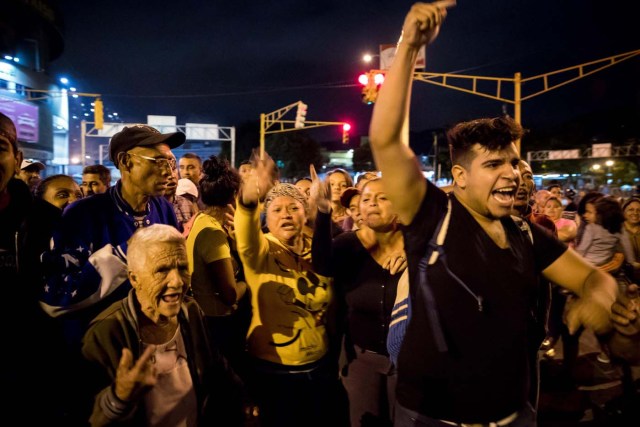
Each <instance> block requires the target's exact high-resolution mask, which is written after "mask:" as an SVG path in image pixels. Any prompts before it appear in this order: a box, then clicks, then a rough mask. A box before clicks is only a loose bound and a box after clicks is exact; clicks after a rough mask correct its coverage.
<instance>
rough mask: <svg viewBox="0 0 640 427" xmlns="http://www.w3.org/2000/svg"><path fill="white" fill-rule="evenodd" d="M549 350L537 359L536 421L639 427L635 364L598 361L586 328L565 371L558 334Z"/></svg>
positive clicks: (566, 426)
mask: <svg viewBox="0 0 640 427" xmlns="http://www.w3.org/2000/svg"><path fill="white" fill-rule="evenodd" d="M554 350H555V352H556V354H555V356H554V357H553V358H547V357H542V358H541V363H540V401H539V405H538V425H539V427H640V393H639V390H640V380H638V378H640V367H631V368H629V367H626V368H625V367H623V366H622V365H621V364H619V363H615V362H613V363H602V362H600V361H598V359H597V356H598V354H599V353H600V346H599V344H598V342H597V340H596V338H595V336H594V335H593V333H592V332H590V331H585V332H583V334H582V335H581V337H580V352H579V356H578V360H577V362H576V364H575V367H574V369H573V370H572V371H571V373H570V374H567V373H566V372H565V370H563V367H562V361H563V355H562V340H558V343H556V345H555V347H554ZM625 373H626V374H625Z"/></svg>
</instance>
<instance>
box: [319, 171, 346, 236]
mask: <svg viewBox="0 0 640 427" xmlns="http://www.w3.org/2000/svg"><path fill="white" fill-rule="evenodd" d="M324 182H325V184H326V186H327V191H328V192H329V197H330V199H331V221H332V222H333V234H334V235H338V234H340V233H341V232H342V230H343V229H342V223H343V222H344V220H345V219H346V218H348V217H349V215H347V209H346V208H345V207H344V206H342V204H341V203H340V195H341V194H342V192H343V191H344V190H345V189H346V188H347V187H353V179H351V175H349V173H348V172H347V171H346V170H344V169H340V168H337V169H333V170H330V171H329V172H327V175H326V176H325V179H324Z"/></svg>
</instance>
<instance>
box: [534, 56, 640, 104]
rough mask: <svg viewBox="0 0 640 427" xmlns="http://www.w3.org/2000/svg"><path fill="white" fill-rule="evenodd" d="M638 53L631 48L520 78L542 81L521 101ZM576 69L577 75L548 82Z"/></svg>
mask: <svg viewBox="0 0 640 427" xmlns="http://www.w3.org/2000/svg"><path fill="white" fill-rule="evenodd" d="M637 55H640V49H639V50H633V51H631V52H626V53H621V54H620V55H614V56H610V57H608V58H602V59H598V60H596V61H591V62H585V63H584V64H580V65H575V66H573V67H569V68H564V69H562V70H556V71H552V72H550V73H546V74H540V75H537V76H533V77H527V78H526V79H522V83H529V82H535V81H542V85H543V89H541V90H539V91H537V92H533V93H530V94H529V95H526V96H523V97H522V101H526V100H527V99H531V98H533V97H535V96H538V95H541V94H543V93H546V92H549V91H551V90H553V89H557V88H559V87H561V86H564V85H567V84H569V83H573V82H575V81H576V80H580V79H581V78H583V77H587V76H590V75H591V74H594V73H597V72H598V71H602V70H604V69H605V68H609V67H611V66H613V65H616V64H617V63H619V62H622V61H626V60H627V59H630V58H633V57H634V56H637ZM589 67H594V68H589ZM573 71H576V72H577V73H578V75H577V76H574V77H570V78H567V79H566V80H564V81H561V82H559V83H555V84H551V85H550V84H549V77H553V76H555V75H558V74H563V73H570V72H573Z"/></svg>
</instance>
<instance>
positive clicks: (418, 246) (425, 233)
mask: <svg viewBox="0 0 640 427" xmlns="http://www.w3.org/2000/svg"><path fill="white" fill-rule="evenodd" d="M427 183H428V184H427V186H428V189H427V193H426V196H425V198H424V200H422V204H421V206H420V208H419V211H418V213H417V214H416V216H415V218H414V219H413V222H412V223H411V224H410V225H409V226H408V227H407V228H406V229H405V230H404V239H405V250H406V252H407V255H408V258H409V268H410V271H409V277H410V283H411V301H412V310H413V313H412V318H411V322H410V324H409V327H408V329H407V334H406V336H405V339H404V342H403V346H402V350H401V352H400V356H399V360H398V388H397V399H398V402H399V403H400V404H401V405H402V406H404V407H406V408H408V409H412V410H414V411H417V412H419V413H421V414H424V415H426V416H429V417H433V418H438V419H444V420H451V421H457V422H468V423H479V422H489V421H495V420H497V419H500V418H503V417H505V416H507V415H509V414H511V413H513V412H515V411H517V410H519V409H521V408H522V407H523V405H524V403H525V402H526V400H527V393H528V377H529V374H528V372H529V364H528V363H529V362H528V356H527V335H528V331H529V330H530V328H531V322H532V310H533V307H535V304H536V299H537V297H538V292H539V286H538V281H537V276H538V274H539V273H540V272H541V271H542V270H544V269H545V268H546V267H548V266H549V265H550V264H551V263H553V262H554V261H555V260H556V259H557V258H558V257H559V256H560V255H562V254H563V253H564V251H565V250H566V246H565V245H564V244H563V243H561V242H560V241H558V240H557V239H555V238H553V237H551V236H549V235H548V234H546V233H545V232H544V231H543V230H542V229H540V228H539V227H537V226H535V225H534V226H532V227H531V230H532V235H533V245H532V243H531V240H530V239H529V236H528V233H526V232H524V231H522V230H521V229H520V228H519V227H518V226H517V225H516V224H515V223H514V222H513V220H512V219H511V218H510V217H507V218H504V219H503V220H502V224H503V226H504V227H505V230H506V232H507V236H508V240H509V248H507V249H501V248H499V247H498V246H497V245H496V244H495V243H494V242H493V240H491V238H490V237H489V236H488V235H487V233H486V232H485V231H484V230H483V229H482V228H481V226H480V224H478V222H477V221H476V220H475V219H474V218H473V217H472V216H471V214H470V213H469V212H468V211H467V210H466V208H465V207H464V206H463V205H462V204H460V202H459V201H458V200H456V198H455V196H453V195H452V196H451V201H452V214H451V220H450V223H449V228H448V231H447V236H446V240H445V243H444V249H445V253H446V258H447V263H448V265H449V268H450V269H451V270H452V272H453V273H455V274H456V275H457V276H458V277H459V278H460V279H462V281H463V282H464V283H465V284H466V285H467V286H468V287H469V288H470V289H471V290H472V291H473V292H474V293H475V294H476V295H480V296H482V298H483V300H484V310H483V311H482V312H480V311H479V310H478V302H477V300H476V299H475V298H474V297H473V296H472V295H471V294H470V293H468V292H467V291H466V290H465V289H464V288H463V287H462V286H461V285H460V284H458V283H457V282H455V281H454V279H453V278H452V277H451V276H450V275H449V274H448V273H447V272H446V271H445V269H444V267H443V264H442V262H441V261H440V260H439V261H438V262H436V263H435V264H434V265H432V266H429V270H428V279H429V284H430V286H431V288H432V290H433V293H434V296H435V300H436V305H437V307H438V313H439V316H440V322H441V324H442V329H443V331H444V335H445V338H446V341H447V345H448V351H447V352H443V353H441V352H439V351H438V349H437V347H436V344H435V342H434V338H433V334H432V330H431V326H430V324H429V320H428V317H427V312H426V309H425V307H424V304H422V302H421V301H422V300H421V298H420V297H418V296H417V292H416V291H417V280H416V278H417V270H418V263H419V261H420V259H421V257H422V256H423V255H424V254H425V252H426V247H427V243H428V242H429V240H430V239H431V236H432V235H433V233H434V230H435V228H436V225H437V223H438V221H439V220H440V218H441V217H442V216H443V215H444V213H445V211H446V206H447V196H446V194H445V193H444V192H442V190H440V189H439V188H437V187H436V186H434V185H433V184H431V183H430V182H428V181H427Z"/></svg>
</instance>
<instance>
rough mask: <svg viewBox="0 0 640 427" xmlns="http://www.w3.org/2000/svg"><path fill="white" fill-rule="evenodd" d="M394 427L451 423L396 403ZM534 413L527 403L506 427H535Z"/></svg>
mask: <svg viewBox="0 0 640 427" xmlns="http://www.w3.org/2000/svg"><path fill="white" fill-rule="evenodd" d="M395 412H396V413H395V421H394V423H393V426H394V427H452V424H451V423H445V422H442V421H440V420H438V419H435V418H430V417H427V416H425V415H422V414H419V413H417V412H415V411H412V410H411V409H407V408H405V407H403V406H401V405H400V404H399V403H398V402H397V401H396V411H395ZM454 425H457V426H464V424H462V423H460V424H454ZM483 425H484V426H486V427H490V426H491V427H494V426H495V425H492V424H489V423H487V424H483ZM536 426H537V422H536V411H535V410H534V409H533V408H532V407H531V405H529V404H528V403H527V405H526V406H525V407H524V408H523V409H522V410H521V411H520V412H519V413H518V416H517V418H516V419H515V420H513V422H511V423H509V424H508V427H536Z"/></svg>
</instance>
